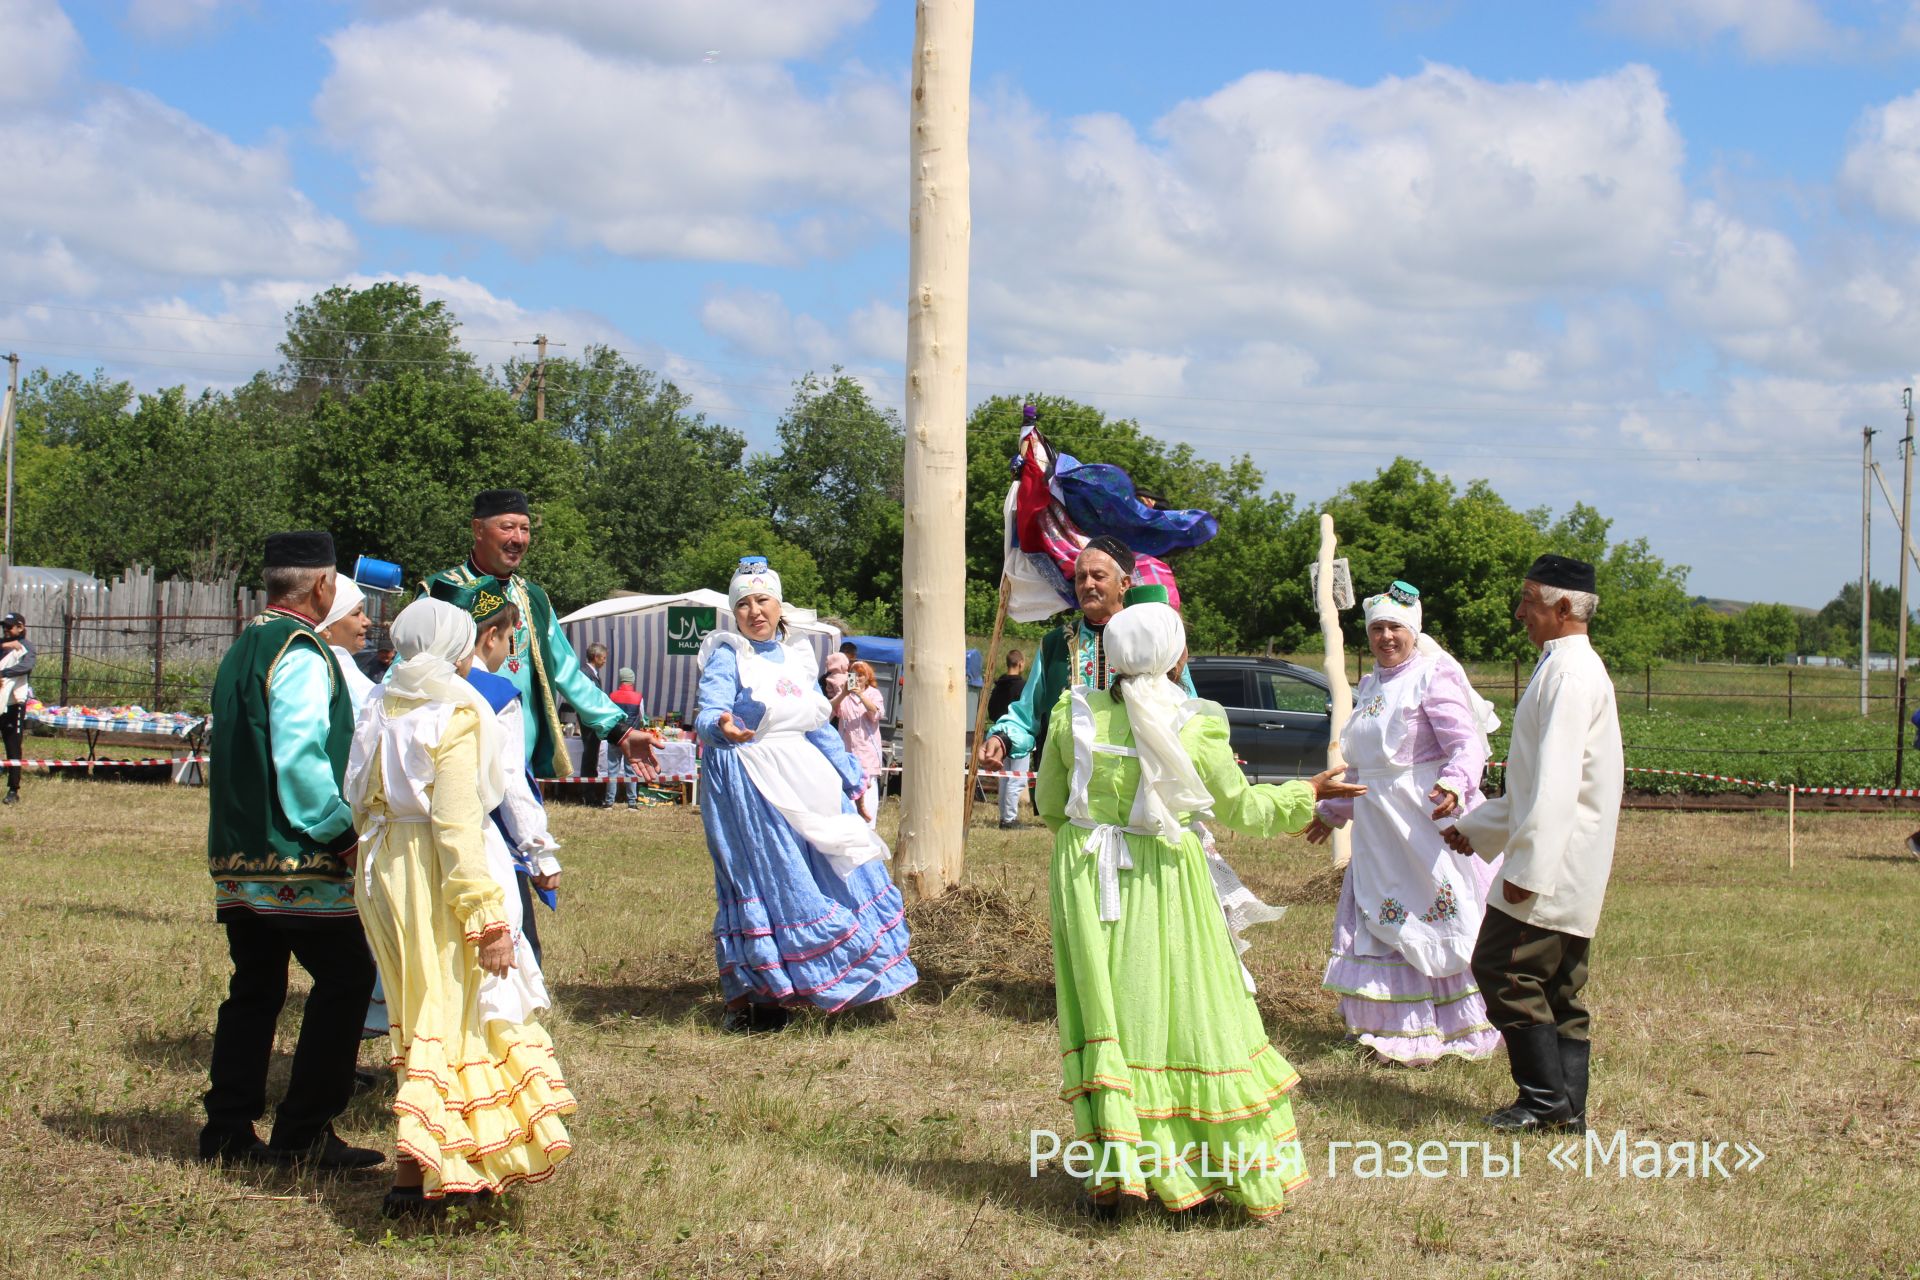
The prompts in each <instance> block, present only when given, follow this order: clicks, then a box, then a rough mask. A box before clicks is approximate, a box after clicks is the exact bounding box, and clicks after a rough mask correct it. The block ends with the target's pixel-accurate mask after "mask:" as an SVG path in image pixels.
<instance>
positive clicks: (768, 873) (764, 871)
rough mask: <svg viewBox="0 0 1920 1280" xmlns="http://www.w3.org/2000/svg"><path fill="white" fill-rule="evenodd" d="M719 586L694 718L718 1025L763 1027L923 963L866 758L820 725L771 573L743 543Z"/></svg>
mask: <svg viewBox="0 0 1920 1280" xmlns="http://www.w3.org/2000/svg"><path fill="white" fill-rule="evenodd" d="M727 597H728V603H729V604H731V605H732V607H733V622H734V626H735V627H737V628H738V632H737V633H735V632H726V631H715V632H714V633H713V634H712V635H710V636H708V637H707V639H706V642H705V644H704V645H703V647H702V648H701V651H700V663H701V669H700V711H699V716H698V718H697V719H696V721H695V727H696V728H697V730H698V732H699V734H700V740H701V741H702V742H703V743H705V744H706V752H705V756H704V759H703V760H702V765H701V786H702V795H701V803H700V815H701V819H702V821H703V822H704V824H705V826H706V829H707V849H708V851H709V852H710V853H712V855H713V885H714V893H715V896H716V897H717V898H718V900H719V909H718V911H717V912H716V914H715V916H714V922H713V950H714V959H715V961H716V962H717V963H718V965H719V966H720V983H721V988H722V991H723V993H724V995H725V997H726V1001H727V1011H726V1014H725V1016H724V1017H723V1018H722V1020H721V1024H720V1026H721V1029H722V1030H724V1031H733V1032H747V1031H772V1030H778V1029H779V1028H780V1027H783V1026H785V1025H786V1022H787V1018H788V1016H789V1013H788V1011H789V1010H791V1009H795V1008H804V1007H805V1006H807V1005H813V1006H815V1007H817V1008H820V1009H824V1010H826V1011H827V1012H828V1013H837V1012H839V1011H841V1010H843V1009H851V1008H854V1007H857V1006H859V1005H863V1004H870V1003H872V1002H873V1001H875V1000H884V999H886V998H887V997H888V996H894V995H898V994H899V993H900V992H902V991H904V990H906V989H907V988H908V987H910V986H912V985H913V984H914V983H915V982H916V981H917V980H918V979H919V976H920V975H919V974H918V972H916V971H915V969H914V967H913V961H912V960H910V959H909V958H908V957H907V923H906V913H905V909H904V907H903V905H902V903H901V899H900V890H899V889H898V888H896V887H895V885H894V883H893V880H892V878H891V877H890V876H888V875H887V867H886V861H887V859H888V858H889V857H891V856H892V855H891V853H890V852H889V850H888V849H887V846H886V842H885V841H883V840H881V839H880V837H879V835H878V834H876V833H875V832H874V831H873V829H872V828H870V827H869V826H868V825H867V823H866V820H865V818H864V817H863V815H862V814H861V813H860V811H859V809H858V807H857V806H856V802H855V798H856V797H859V796H861V795H862V794H863V792H864V791H865V789H866V782H867V779H866V777H865V775H864V771H863V770H862V769H861V767H860V765H859V764H858V763H856V762H855V761H854V759H853V757H852V756H850V755H849V754H848V753H847V749H846V747H845V745H844V744H843V743H842V742H841V740H840V734H839V732H838V731H837V730H836V729H835V728H834V727H833V725H832V724H831V723H830V719H829V717H830V709H829V707H828V705H827V700H826V698H825V697H823V696H822V695H821V693H820V684H819V675H820V673H819V670H818V668H817V665H816V663H815V660H814V655H813V651H812V650H811V649H810V648H809V647H808V646H807V645H805V644H803V643H799V642H794V643H789V642H788V641H787V638H786V628H785V626H784V625H783V624H782V623H781V621H780V607H781V593H780V575H779V574H777V573H775V572H773V570H771V569H770V568H768V566H767V562H766V560H765V559H763V558H761V557H758V556H750V557H748V558H746V559H744V560H742V561H741V562H740V568H739V569H738V571H736V572H735V574H734V577H733V582H732V584H731V586H730V588H729V590H728V592H727Z"/></svg>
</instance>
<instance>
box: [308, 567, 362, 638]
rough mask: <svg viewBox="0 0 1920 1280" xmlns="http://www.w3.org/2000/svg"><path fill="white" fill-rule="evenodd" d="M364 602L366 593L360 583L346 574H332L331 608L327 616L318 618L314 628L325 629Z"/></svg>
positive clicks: (317, 629)
mask: <svg viewBox="0 0 1920 1280" xmlns="http://www.w3.org/2000/svg"><path fill="white" fill-rule="evenodd" d="M366 602H367V593H366V592H364V591H362V590H361V589H360V584H359V583H357V582H355V581H354V580H353V579H352V578H349V577H348V576H347V575H346V574H344V573H338V572H336V573H335V574H334V575H333V608H331V609H329V610H327V616H326V617H324V618H322V619H320V625H319V626H317V627H315V628H314V630H316V631H325V630H326V629H327V628H328V627H330V626H332V625H333V624H334V623H336V622H338V621H340V619H342V618H344V617H346V616H347V615H348V614H350V613H352V612H353V611H354V610H355V609H356V608H358V607H359V606H360V605H363V604H365V603H366Z"/></svg>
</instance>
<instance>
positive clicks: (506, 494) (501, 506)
mask: <svg viewBox="0 0 1920 1280" xmlns="http://www.w3.org/2000/svg"><path fill="white" fill-rule="evenodd" d="M532 514H533V513H532V512H531V511H529V510H528V509H527V495H526V494H525V493H523V492H521V491H520V490H519V489H482V490H481V491H480V492H478V493H476V494H474V495H473V518H474V519H475V520H491V519H493V517H495V516H526V515H532Z"/></svg>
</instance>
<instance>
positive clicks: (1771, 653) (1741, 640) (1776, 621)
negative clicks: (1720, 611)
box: [1733, 604, 1800, 662]
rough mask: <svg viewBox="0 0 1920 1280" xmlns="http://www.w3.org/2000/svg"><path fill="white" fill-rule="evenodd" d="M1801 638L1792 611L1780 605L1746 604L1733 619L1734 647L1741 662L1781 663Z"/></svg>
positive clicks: (1790, 654) (1791, 652) (1790, 653)
mask: <svg viewBox="0 0 1920 1280" xmlns="http://www.w3.org/2000/svg"><path fill="white" fill-rule="evenodd" d="M1799 638H1800V626H1799V623H1798V622H1797V621H1796V620H1795V618H1794V614H1793V610H1791V609H1789V608H1787V606H1786V605H1783V604H1756V605H1749V606H1748V607H1747V608H1746V609H1745V610H1743V611H1742V612H1741V613H1740V614H1739V615H1738V616H1736V617H1735V618H1734V620H1733V647H1734V649H1735V651H1736V652H1737V653H1738V655H1739V657H1740V660H1741V661H1742V662H1781V661H1784V660H1785V659H1787V658H1788V657H1790V656H1792V654H1793V646H1794V643H1795V642H1796V641H1797V640H1799Z"/></svg>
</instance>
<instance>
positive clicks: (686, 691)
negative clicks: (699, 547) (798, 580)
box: [560, 588, 840, 724]
mask: <svg viewBox="0 0 1920 1280" xmlns="http://www.w3.org/2000/svg"><path fill="white" fill-rule="evenodd" d="M701 609H711V610H713V624H714V626H715V627H716V628H717V629H719V630H721V631H737V630H739V628H737V627H735V626H734V625H733V610H731V609H729V608H728V607H727V598H726V596H724V595H722V594H721V593H720V592H718V591H708V590H706V589H705V588H701V589H700V590H697V591H683V592H680V593H678V594H676V595H666V596H614V597H613V598H612V599H608V600H602V601H600V602H599V603H598V604H590V605H587V606H586V607H585V608H583V609H576V610H574V611H573V612H572V613H570V614H568V615H567V616H566V617H564V618H562V619H560V627H561V629H562V630H564V631H565V632H566V633H567V639H568V641H570V642H571V643H572V645H573V651H574V652H575V653H578V654H585V653H586V651H587V646H588V645H590V644H594V643H596V642H598V643H600V644H603V645H605V646H607V666H606V669H605V670H604V671H603V672H602V673H601V683H602V685H603V686H604V687H605V688H606V689H608V690H609V691H611V690H612V688H613V686H614V683H615V681H614V673H615V672H617V671H618V670H619V669H620V668H621V667H632V668H633V675H634V684H635V686H636V687H637V688H638V689H639V690H640V696H641V697H642V698H644V699H646V712H647V714H648V715H649V716H652V717H654V718H656V719H657V718H659V717H660V716H664V715H666V714H668V713H670V712H677V713H678V714H679V716H680V719H681V721H682V722H683V723H688V724H691V723H692V721H693V716H694V711H695V710H696V706H697V703H698V700H699V694H698V686H699V683H700V660H699V658H698V657H697V656H695V654H693V653H686V652H674V650H675V649H681V650H685V649H688V648H693V649H696V650H697V648H698V644H697V638H696V637H693V636H692V635H690V634H689V633H688V631H687V622H688V619H689V617H690V616H696V617H697V615H690V613H689V611H692V610H701ZM670 615H671V616H673V617H674V618H675V619H676V620H678V621H679V623H680V628H681V635H680V636H679V637H678V638H677V639H676V638H672V637H669V636H668V634H667V620H668V617H669V616H670ZM783 616H784V617H785V618H786V623H787V630H788V633H789V634H790V635H792V636H795V637H797V638H799V639H802V640H805V641H806V642H807V643H808V644H810V645H812V646H813V651H814V658H815V661H816V663H817V664H818V665H820V666H825V665H826V660H827V655H828V654H830V653H833V652H835V651H836V650H838V649H839V647H840V631H839V629H838V628H837V627H830V626H828V625H827V624H826V623H824V622H821V621H820V620H819V615H818V614H816V613H815V612H814V611H813V610H811V609H801V608H798V607H796V606H794V605H787V606H786V607H785V609H784V611H783Z"/></svg>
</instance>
